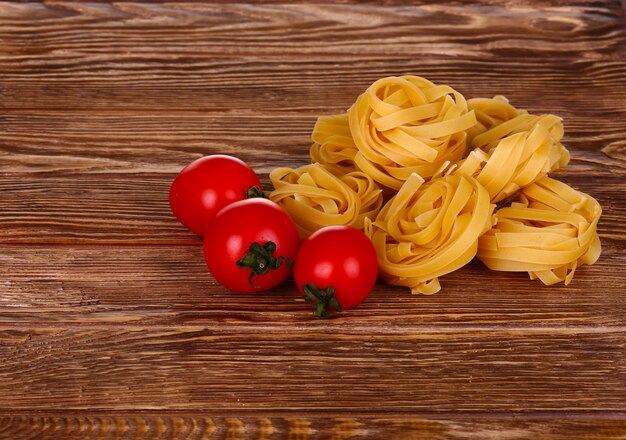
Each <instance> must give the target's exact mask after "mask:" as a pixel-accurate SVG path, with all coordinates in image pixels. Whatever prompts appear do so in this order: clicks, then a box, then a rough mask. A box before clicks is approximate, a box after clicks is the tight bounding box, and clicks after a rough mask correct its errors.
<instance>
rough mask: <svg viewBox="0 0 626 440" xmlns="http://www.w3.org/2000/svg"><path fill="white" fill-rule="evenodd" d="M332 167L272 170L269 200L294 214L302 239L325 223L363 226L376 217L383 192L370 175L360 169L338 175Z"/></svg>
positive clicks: (319, 165)
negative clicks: (366, 220)
mask: <svg viewBox="0 0 626 440" xmlns="http://www.w3.org/2000/svg"><path fill="white" fill-rule="evenodd" d="M332 170H333V169H332V168H329V167H328V166H326V165H323V164H312V165H305V166H303V167H300V168H298V169H295V170H294V169H291V168H277V169H275V170H273V171H272V172H271V173H270V180H271V181H272V184H273V185H274V188H275V190H274V191H273V192H272V193H270V196H269V197H270V200H272V201H273V202H276V203H277V204H279V205H280V206H282V207H283V208H284V209H285V210H286V211H287V212H288V213H289V214H290V215H291V217H292V218H293V220H294V221H295V223H296V226H297V227H298V231H299V232H300V235H301V237H302V238H305V237H308V236H309V235H310V234H311V233H313V232H314V231H316V230H318V229H320V228H322V227H324V226H331V225H348V226H353V227H355V228H357V229H363V225H364V221H365V219H366V218H370V219H373V218H375V217H376V215H377V214H378V211H379V210H380V208H381V206H382V204H383V196H382V191H381V190H380V188H379V187H378V185H376V183H375V182H374V181H373V180H372V179H371V178H370V177H369V176H367V175H366V174H364V173H362V172H360V171H353V172H350V173H347V174H343V175H336V174H333V172H332Z"/></svg>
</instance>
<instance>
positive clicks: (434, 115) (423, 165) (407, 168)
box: [348, 76, 476, 190]
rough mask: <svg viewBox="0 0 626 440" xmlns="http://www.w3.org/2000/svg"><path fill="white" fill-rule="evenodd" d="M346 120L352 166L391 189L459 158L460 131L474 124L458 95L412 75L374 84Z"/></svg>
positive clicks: (463, 142) (462, 138)
mask: <svg viewBox="0 0 626 440" xmlns="http://www.w3.org/2000/svg"><path fill="white" fill-rule="evenodd" d="M348 120H349V124H350V133H351V134H352V138H353V140H354V143H355V145H356V147H357V149H358V152H357V153H356V155H355V157H354V162H355V164H356V166H357V167H358V168H359V169H360V170H361V171H363V172H365V173H366V174H367V175H369V176H371V177H372V178H373V179H374V180H376V181H377V182H378V183H380V184H381V185H383V186H385V187H388V188H391V189H394V190H399V189H400V187H401V186H402V184H403V183H404V181H406V180H407V179H408V178H409V176H410V175H411V174H413V173H417V174H419V175H420V176H421V177H422V178H424V179H430V177H432V176H434V175H436V174H437V173H438V172H439V171H440V170H441V168H442V166H444V165H445V164H447V163H455V162H457V161H458V160H460V159H461V158H462V157H463V155H464V153H465V149H466V139H467V133H466V130H467V129H469V128H471V127H472V126H474V125H475V124H476V117H475V116H474V112H473V111H468V107H467V102H466V101H465V98H464V97H463V95H461V94H460V93H459V92H457V91H456V90H454V89H452V88H451V87H449V86H445V85H435V84H434V83H432V82H430V81H428V80H426V79H424V78H420V77H417V76H403V77H389V78H384V79H381V80H378V81H376V82H375V83H374V84H372V85H371V86H370V87H369V88H368V89H367V90H366V91H365V93H363V94H362V95H361V96H359V98H358V99H357V100H356V102H355V103H354V105H353V106H352V107H351V108H350V110H349V111H348Z"/></svg>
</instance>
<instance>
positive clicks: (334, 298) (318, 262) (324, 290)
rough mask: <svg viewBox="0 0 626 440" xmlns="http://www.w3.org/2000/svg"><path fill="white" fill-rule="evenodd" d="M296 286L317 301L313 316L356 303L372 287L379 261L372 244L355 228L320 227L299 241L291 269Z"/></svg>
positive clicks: (323, 316) (310, 298)
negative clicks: (327, 309) (298, 247)
mask: <svg viewBox="0 0 626 440" xmlns="http://www.w3.org/2000/svg"><path fill="white" fill-rule="evenodd" d="M293 274H294V278H295V280H296V284H297V285H298V289H299V290H300V292H301V293H302V294H303V295H304V296H305V299H306V300H307V301H311V302H314V303H316V306H315V316H317V317H318V318H325V317H326V316H327V312H326V308H327V307H331V308H333V309H335V310H337V311H341V310H342V309H351V308H353V307H356V306H357V305H359V304H360V303H361V302H362V301H363V300H364V299H365V298H366V297H367V295H369V293H370V292H371V291H372V289H373V288H374V284H375V283H376V278H377V276H378V261H377V259H376V251H375V250H374V246H373V245H372V243H371V242H370V240H369V239H368V238H367V236H366V235H365V234H363V233H362V232H361V231H359V230H358V229H354V228H352V227H349V226H328V227H325V228H322V229H320V230H318V231H316V232H314V233H313V234H311V236H310V237H309V238H307V239H306V240H304V241H303V242H302V245H301V246H300V250H299V251H298V255H297V256H296V262H295V266H294V270H293Z"/></svg>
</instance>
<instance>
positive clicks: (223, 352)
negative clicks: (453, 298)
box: [0, 324, 626, 414]
mask: <svg viewBox="0 0 626 440" xmlns="http://www.w3.org/2000/svg"><path fill="white" fill-rule="evenodd" d="M625 336H626V333H625V332H624V330H610V329H605V330H604V331H601V332H598V331H577V330H571V331H561V332H557V333H555V332H551V331H541V330H538V331H521V332H520V331H509V330H485V331H472V332H466V331H455V330H439V331H437V332H429V331H419V332H411V331H404V332H402V333H393V332H389V333H385V334H383V333H381V332H375V333H363V332H358V331H351V330H350V329H345V330H339V329H335V328H333V327H332V326H324V327H318V328H315V329H312V328H297V327H292V328H290V330H289V331H285V329H284V328H282V327H280V326H278V327H276V326H273V325H271V324H269V325H266V326H264V327H262V328H246V327H245V326H241V327H239V329H238V330H235V331H234V330H231V329H230V328H225V329H220V328H217V327H212V328H204V327H202V326H199V327H187V328H184V329H182V328H167V327H161V328H157V329H153V328H145V327H133V326H124V327H117V328H103V329H101V328H98V327H92V328H86V327H85V328H76V329H74V328H69V327H65V328H63V327H61V328H56V327H51V328H43V327H42V328H37V327H36V326H33V325H31V326H30V328H29V329H28V330H18V329H9V330H5V331H2V332H1V333H0V338H1V340H2V345H1V346H0V356H2V358H3V359H4V362H3V363H2V365H0V387H1V391H2V392H1V395H2V405H3V408H2V409H3V410H5V411H7V410H11V409H13V410H16V409H30V410H32V409H46V408H51V407H61V408H65V409H103V410H104V409H123V410H131V409H133V408H138V407H140V408H146V409H163V410H164V409H191V410H208V411H212V410H222V411H236V410H237V409H253V410H260V411H262V410H275V411H282V412H293V413H296V414H297V413H298V412H300V413H305V412H307V411H311V412H326V413H328V412H330V411H338V412H340V413H341V412H343V413H344V414H346V413H349V412H350V411H357V412H364V413H370V414H381V413H384V412H392V413H398V412H403V411H404V412H411V411H416V412H419V411H433V410H437V411H464V410H483V411H487V410H491V409H498V410H507V409H509V410H544V411H545V410H577V409H581V408H584V409H587V410H609V411H619V410H622V409H623V403H624V399H626V391H625V390H624V383H625V381H626V365H624V363H623V356H624V344H623V342H624V337H625Z"/></svg>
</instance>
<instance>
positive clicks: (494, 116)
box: [467, 95, 528, 145]
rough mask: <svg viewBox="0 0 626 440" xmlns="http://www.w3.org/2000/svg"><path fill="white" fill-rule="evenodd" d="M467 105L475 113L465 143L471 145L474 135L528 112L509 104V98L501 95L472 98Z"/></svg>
mask: <svg viewBox="0 0 626 440" xmlns="http://www.w3.org/2000/svg"><path fill="white" fill-rule="evenodd" d="M467 107H468V108H469V109H470V110H474V113H475V114H476V125H474V126H473V127H471V128H469V129H468V130H467V144H468V145H472V142H473V140H474V138H475V137H476V136H478V135H479V134H482V133H484V132H486V131H488V130H490V129H492V128H493V127H495V126H497V125H500V124H502V123H503V122H505V121H508V120H511V119H513V118H514V117H516V116H518V115H520V114H525V113H528V112H527V111H526V110H518V109H516V108H515V107H513V106H512V105H511V104H509V100H508V99H506V98H505V97H504V96H502V95H498V96H494V97H493V98H473V99H468V100H467Z"/></svg>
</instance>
